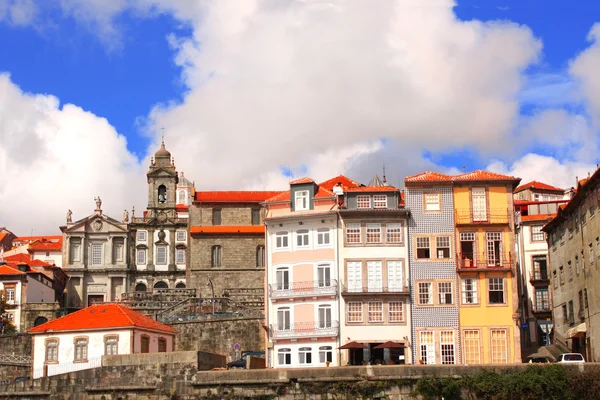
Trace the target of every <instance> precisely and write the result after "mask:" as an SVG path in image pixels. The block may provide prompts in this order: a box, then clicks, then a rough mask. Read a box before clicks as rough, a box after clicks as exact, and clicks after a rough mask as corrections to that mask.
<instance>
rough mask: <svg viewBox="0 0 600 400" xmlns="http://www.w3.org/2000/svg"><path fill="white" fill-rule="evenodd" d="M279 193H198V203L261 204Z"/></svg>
mask: <svg viewBox="0 0 600 400" xmlns="http://www.w3.org/2000/svg"><path fill="white" fill-rule="evenodd" d="M279 193H281V192H279V191H207V192H196V201H203V202H206V203H211V202H215V203H261V202H263V201H265V200H267V199H268V198H270V197H273V196H275V195H277V194H279Z"/></svg>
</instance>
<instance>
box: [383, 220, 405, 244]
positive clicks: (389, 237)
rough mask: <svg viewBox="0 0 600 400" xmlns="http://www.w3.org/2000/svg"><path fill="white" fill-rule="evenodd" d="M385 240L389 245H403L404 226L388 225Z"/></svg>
mask: <svg viewBox="0 0 600 400" xmlns="http://www.w3.org/2000/svg"><path fill="white" fill-rule="evenodd" d="M385 240H386V242H388V243H402V224H387V225H386V226H385Z"/></svg>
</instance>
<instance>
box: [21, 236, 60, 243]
mask: <svg viewBox="0 0 600 400" xmlns="http://www.w3.org/2000/svg"><path fill="white" fill-rule="evenodd" d="M35 240H47V241H49V242H57V241H61V242H62V236H60V235H53V236H19V237H18V238H16V239H15V240H13V241H14V242H33V241H35Z"/></svg>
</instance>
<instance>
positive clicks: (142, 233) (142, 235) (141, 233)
mask: <svg viewBox="0 0 600 400" xmlns="http://www.w3.org/2000/svg"><path fill="white" fill-rule="evenodd" d="M146 235H147V233H146V231H138V232H137V240H138V242H145V241H146Z"/></svg>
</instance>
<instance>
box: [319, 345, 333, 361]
mask: <svg viewBox="0 0 600 400" xmlns="http://www.w3.org/2000/svg"><path fill="white" fill-rule="evenodd" d="M332 361H333V349H332V347H331V346H321V347H319V362H320V363H321V364H325V363H326V362H332Z"/></svg>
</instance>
